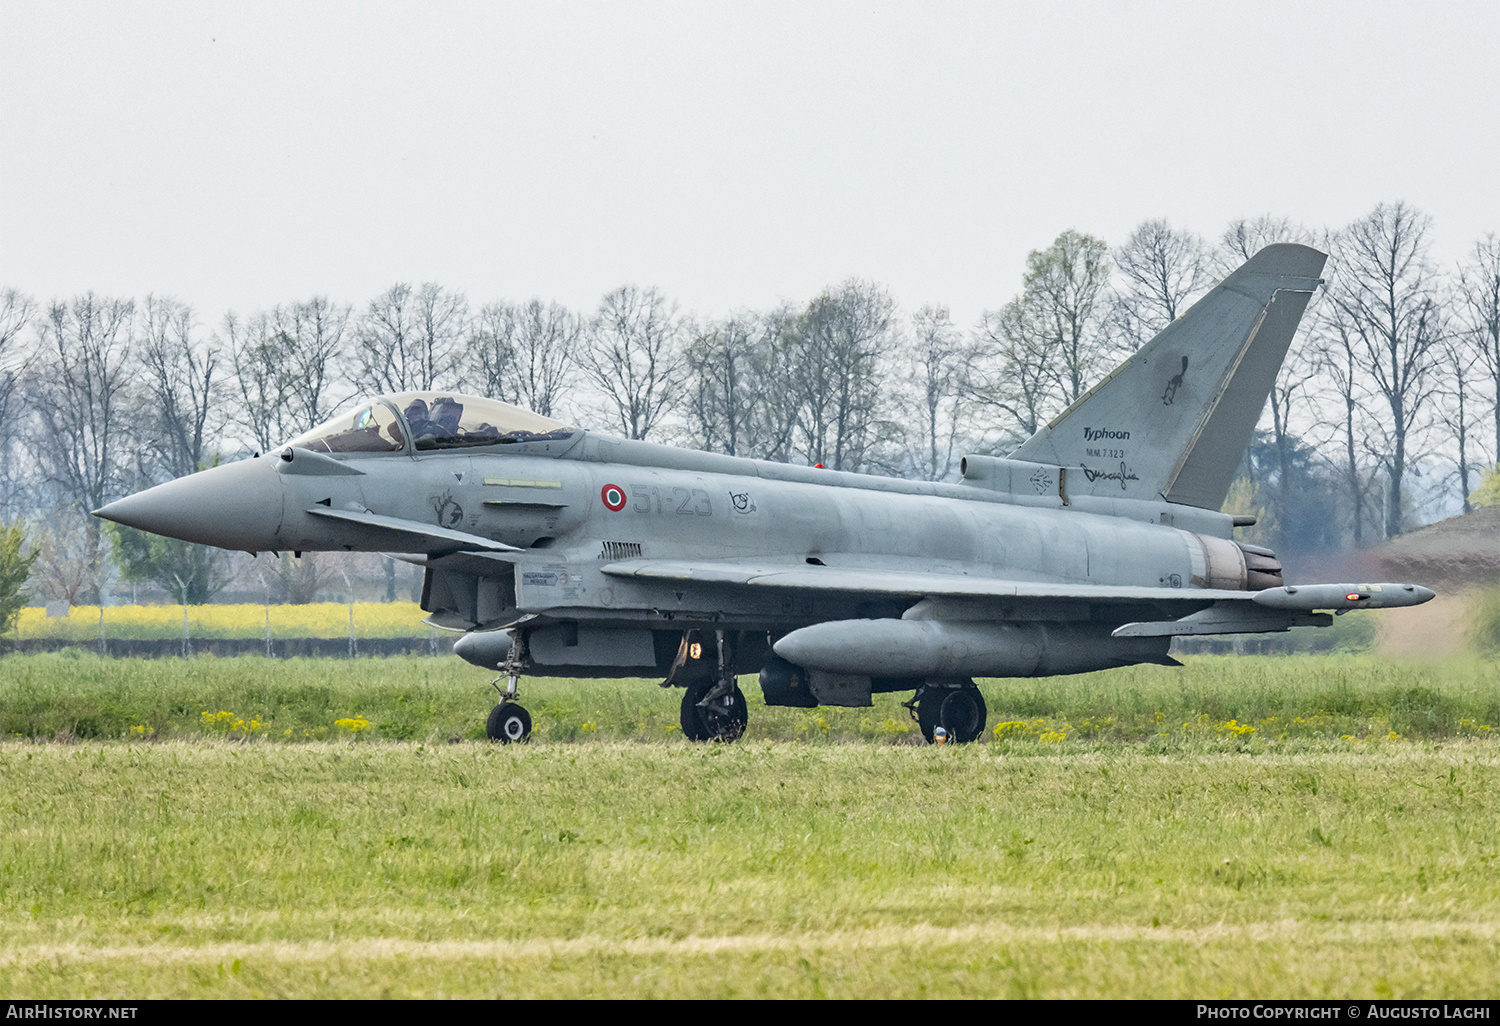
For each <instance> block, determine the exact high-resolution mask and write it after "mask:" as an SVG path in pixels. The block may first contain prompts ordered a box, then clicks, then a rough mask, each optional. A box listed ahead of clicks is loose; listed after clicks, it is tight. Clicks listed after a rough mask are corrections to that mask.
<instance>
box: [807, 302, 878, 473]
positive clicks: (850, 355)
mask: <svg viewBox="0 0 1500 1026" xmlns="http://www.w3.org/2000/svg"><path fill="white" fill-rule="evenodd" d="M895 309H896V304H895V302H894V301H893V300H892V299H891V297H890V294H889V293H888V292H886V290H885V289H884V288H882V287H881V286H879V285H874V284H872V283H870V282H865V281H859V280H857V279H850V280H849V281H846V282H844V283H843V284H842V285H840V286H838V287H837V288H835V289H830V290H828V291H826V292H824V293H823V294H822V295H820V296H818V297H817V298H816V299H814V300H813V301H812V302H811V303H809V304H808V306H807V309H806V310H805V311H804V312H803V314H802V316H801V318H800V319H799V321H798V325H797V336H796V345H795V349H796V374H797V382H798V385H799V388H798V392H799V398H800V400H801V402H800V415H799V427H800V432H801V445H802V449H803V453H804V455H805V456H806V458H807V461H808V462H809V463H822V464H825V465H827V466H830V467H832V468H833V469H835V470H858V469H860V468H861V467H862V466H864V465H865V463H866V462H867V460H868V458H869V457H870V456H871V455H872V452H873V448H874V445H875V443H876V442H877V441H878V439H879V428H880V426H881V425H880V419H881V414H882V413H883V412H884V411H883V409H882V402H881V400H882V396H883V394H884V391H885V389H884V385H885V380H884V374H883V372H884V369H885V361H886V359H887V357H888V356H889V354H890V353H891V351H892V349H893V348H894V337H893V332H892V328H893V321H894V318H895Z"/></svg>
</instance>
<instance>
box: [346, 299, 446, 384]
mask: <svg viewBox="0 0 1500 1026" xmlns="http://www.w3.org/2000/svg"><path fill="white" fill-rule="evenodd" d="M468 327H469V301H468V299H467V298H466V297H465V296H464V294H463V293H461V292H453V291H450V290H448V289H445V288H443V287H442V286H441V285H438V284H437V283H435V282H425V283H423V284H422V285H421V286H420V287H418V288H416V289H413V288H412V287H411V286H410V285H408V284H406V283H404V282H398V283H397V284H395V285H392V286H391V287H390V288H389V289H386V291H384V292H382V293H381V294H380V295H378V296H376V297H375V298H374V299H372V300H370V304H369V306H368V307H367V308H366V309H365V312H364V313H363V314H362V315H361V316H360V318H359V322H358V324H357V325H356V327H355V330H354V346H353V358H354V359H353V363H354V366H353V368H352V375H353V379H354V384H355V386H356V387H357V388H359V390H360V391H362V392H405V391H408V390H421V391H428V390H431V389H434V388H451V387H453V386H455V385H457V384H458V381H457V377H458V374H457V372H458V364H459V359H460V357H461V355H462V343H463V340H464V337H465V335H466V334H467V333H468Z"/></svg>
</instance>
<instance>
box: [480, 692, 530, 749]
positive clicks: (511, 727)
mask: <svg viewBox="0 0 1500 1026" xmlns="http://www.w3.org/2000/svg"><path fill="white" fill-rule="evenodd" d="M484 732H485V734H487V735H489V739H490V740H491V741H498V742H499V743H500V744H502V745H509V744H520V743H521V742H523V741H525V740H527V739H528V738H530V737H531V713H529V712H527V711H526V710H525V709H523V708H522V707H521V706H519V705H517V704H516V703H514V702H501V703H500V704H499V705H497V706H495V708H493V709H491V710H490V718H489V720H488V721H486V722H485V725H484Z"/></svg>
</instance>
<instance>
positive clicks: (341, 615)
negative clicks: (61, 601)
mask: <svg viewBox="0 0 1500 1026" xmlns="http://www.w3.org/2000/svg"><path fill="white" fill-rule="evenodd" d="M182 612H183V610H182V607H181V606H105V607H104V634H105V637H106V638H110V639H114V640H120V641H136V640H148V639H152V638H180V637H181V636H182ZM268 617H269V621H270V630H271V637H273V638H346V637H348V636H349V607H348V606H347V605H345V604H343V603H340V602H314V603H311V604H309V605H305V606H263V605H257V604H244V605H222V606H217V605H209V606H189V607H188V609H187V620H188V634H189V636H191V637H194V638H263V637H265V636H266V624H267V618H268ZM427 632H428V627H427V625H426V624H424V623H422V611H421V609H419V608H418V607H417V604H416V603H415V602H356V603H355V604H354V633H355V636H356V637H360V638H409V637H421V636H423V635H425V634H426V633H427ZM15 637H16V638H17V639H19V640H23V641H24V640H27V639H32V638H57V639H61V640H66V641H85V642H86V641H96V640H98V638H99V607H98V606H74V607H73V608H72V609H70V610H69V611H68V615H67V616H57V617H49V616H47V614H46V611H45V610H43V609H40V608H31V609H23V610H21V618H20V622H19V623H18V624H17V627H16V633H15Z"/></svg>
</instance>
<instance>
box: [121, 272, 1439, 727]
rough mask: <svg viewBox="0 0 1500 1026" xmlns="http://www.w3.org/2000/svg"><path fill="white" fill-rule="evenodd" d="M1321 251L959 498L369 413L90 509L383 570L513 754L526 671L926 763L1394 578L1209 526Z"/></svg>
mask: <svg viewBox="0 0 1500 1026" xmlns="http://www.w3.org/2000/svg"><path fill="white" fill-rule="evenodd" d="M1325 259H1326V257H1325V255H1324V254H1322V253H1320V252H1318V251H1317V250H1314V249H1310V248H1308V247H1306V246H1297V245H1275V246H1269V247H1267V248H1265V249H1263V250H1261V251H1260V252H1259V253H1257V254H1256V255H1255V256H1254V257H1252V258H1251V259H1250V260H1249V261H1248V262H1247V263H1246V264H1244V265H1243V266H1242V267H1240V268H1239V269H1238V270H1237V271H1235V272H1234V273H1232V274H1230V275H1229V276H1228V277H1227V278H1225V279H1224V280H1223V281H1222V282H1221V283H1220V284H1219V285H1218V286H1217V287H1215V288H1214V289H1213V290H1212V291H1211V292H1210V293H1209V294H1208V295H1206V296H1205V297H1204V298H1203V299H1201V300H1200V301H1199V302H1198V303H1197V304H1195V305H1194V306H1193V307H1192V308H1191V309H1189V310H1188V311H1187V312H1186V313H1185V314H1184V315H1183V316H1182V317H1180V318H1179V319H1178V320H1176V321H1175V322H1173V323H1172V324H1171V325H1169V326H1168V327H1167V328H1166V329H1165V330H1163V331H1162V332H1161V333H1160V334H1159V335H1157V336H1156V338H1154V339H1153V340H1152V341H1151V342H1149V343H1148V344H1147V345H1145V346H1144V347H1143V348H1141V349H1140V350H1139V351H1138V352H1136V353H1135V354H1133V355H1132V356H1130V357H1129V358H1128V359H1127V360H1126V361H1125V362H1124V363H1122V364H1120V366H1119V367H1117V368H1115V370H1114V371H1113V372H1112V373H1110V374H1109V376H1108V377H1106V378H1105V379H1104V380H1103V381H1101V382H1100V383H1099V384H1098V385H1096V386H1094V388H1092V389H1091V390H1089V391H1088V392H1087V393H1086V394H1085V395H1083V396H1082V397H1081V398H1080V399H1079V400H1078V401H1077V402H1075V403H1073V404H1072V405H1071V406H1070V407H1068V409H1067V410H1065V411H1064V412H1063V413H1061V414H1060V415H1059V416H1058V417H1057V418H1056V419H1055V420H1053V421H1052V422H1051V423H1050V424H1048V425H1047V426H1046V427H1044V428H1042V429H1041V430H1040V431H1038V432H1037V433H1036V435H1034V436H1033V437H1031V438H1030V439H1028V440H1027V441H1026V442H1024V443H1023V444H1022V445H1021V446H1020V447H1019V448H1017V449H1016V450H1015V451H1014V452H1012V453H1011V454H1010V455H1009V457H1005V458H1000V457H992V456H983V455H970V456H966V457H965V458H964V459H963V462H962V464H961V468H962V470H961V472H962V479H961V480H959V481H957V482H954V483H932V482H926V481H907V480H901V479H896V478H890V477H878V476H873V475H866V474H855V473H844V472H839V471H833V470H824V469H821V468H817V467H807V466H791V465H787V464H779V463H770V462H765V461H760V460H751V459H741V458H737V457H733V456H724V455H718V454H713V453H706V452H694V451H689V450H684V449H679V448H675V447H672V446H667V445H658V444H654V443H650V442H643V441H630V440H624V439H620V438H614V437H610V436H607V435H602V434H599V433H597V432H594V431H586V430H580V429H578V428H575V427H572V426H569V425H567V424H563V423H560V422H558V421H556V420H552V419H549V418H547V417H542V416H538V415H537V414H535V413H530V412H527V411H525V410H522V409H519V408H517V407H515V406H510V405H507V404H505V403H501V402H496V401H494V400H490V399H484V398H480V397H477V396H468V395H458V394H451V393H447V392H404V393H401V394H397V395H383V396H378V397H375V398H373V399H370V400H368V401H366V402H364V403H363V404H362V405H360V406H359V407H358V408H357V409H356V410H355V411H354V412H352V413H347V414H343V415H341V416H338V417H335V418H334V419H333V420H330V421H328V422H327V423H324V424H321V425H319V426H317V427H315V428H313V429H312V430H310V431H308V432H307V433H306V434H303V435H300V436H298V437H296V438H293V439H292V440H291V441H290V442H288V443H287V444H286V445H285V446H284V447H282V448H281V449H280V450H279V451H277V452H274V453H269V454H266V455H263V456H258V457H257V458H251V459H245V460H242V461H239V462H237V463H232V464H229V465H225V466H219V467H215V468H213V469H210V470H205V471H202V472H200V473H197V474H193V475H191V476H188V477H185V478H180V479H178V480H175V481H171V482H169V483H167V484H162V485H158V486H156V487H154V488H151V489H148V490H147V491H144V492H141V493H139V494H137V495H133V496H130V497H128V498H124V499H121V500H119V501H117V502H112V503H110V504H108V505H107V506H105V507H104V508H102V509H100V510H97V511H96V515H98V516H101V517H104V518H107V519H109V520H113V521H117V522H119V523H121V524H127V525H130V526H132V527H136V528H140V529H141V530H145V531H151V532H155V533H157V534H162V535H166V536H168V537H172V538H179V539H183V540H186V541H190V542H199V543H202V544H205V545H217V546H220V547H223V548H226V549H241V550H246V551H249V552H252V553H258V552H265V551H271V552H283V551H291V552H293V553H295V554H296V555H298V556H299V557H300V555H301V554H302V553H303V552H310V551H356V552H387V553H397V554H401V555H402V556H403V557H404V558H407V559H409V560H411V561H412V562H416V563H418V564H420V565H421V566H422V567H423V568H424V576H423V583H422V601H421V606H422V609H423V610H424V611H426V613H427V616H426V622H427V623H429V624H432V625H434V626H437V627H441V628H446V629H449V630H453V631H460V632H463V634H462V637H460V638H459V639H458V640H457V642H456V643H455V646H454V650H455V651H456V652H457V654H458V655H459V656H461V657H462V658H463V659H466V660H468V661H469V662H471V663H473V664H475V665H477V666H481V667H485V668H487V669H489V670H496V671H500V672H501V677H498V678H496V679H495V681H494V683H495V686H496V689H497V690H499V682H500V681H501V680H504V681H505V688H504V690H503V693H502V695H501V699H500V701H499V702H498V703H497V704H496V705H495V706H494V708H493V710H492V711H491V713H490V715H489V720H488V724H487V733H488V736H489V737H490V738H492V739H494V740H496V741H501V742H517V741H524V740H526V738H527V737H528V736H529V734H530V732H531V717H530V715H529V714H528V713H527V712H526V710H525V709H524V708H523V707H522V706H521V705H520V703H519V702H518V697H519V690H520V683H521V681H522V679H523V677H524V676H526V675H542V676H549V677H555V676H571V677H586V678H610V677H651V676H654V677H656V678H659V679H660V680H661V681H662V683H663V686H670V687H678V688H682V689H683V696H682V730H683V733H684V734H685V735H686V736H687V737H688V738H690V739H692V740H694V741H713V740H718V741H724V740H733V739H735V738H737V737H739V736H740V735H741V734H742V733H743V732H744V730H745V726H746V722H747V711H746V702H745V696H744V694H743V693H742V691H741V690H740V687H739V683H738V680H739V678H740V676H741V675H744V674H753V673H758V674H759V684H760V688H761V690H762V692H763V694H764V697H765V701H766V704H768V705H780V706H797V707H803V708H810V707H813V706H818V705H837V706H868V705H870V704H871V696H872V695H873V694H876V693H882V692H911V695H912V697H911V699H910V700H909V701H907V702H906V703H905V705H906V707H907V709H908V710H909V711H911V713H912V715H913V716H914V717H915V718H916V720H917V721H918V722H919V723H920V725H921V729H922V733H923V734H924V735H925V736H926V737H927V739H928V741H929V742H930V741H932V740H933V737H934V733H935V732H936V731H937V728H939V727H941V728H943V730H944V731H946V735H947V738H948V739H949V740H950V741H958V742H967V741H973V740H975V739H977V738H978V737H979V736H980V735H981V733H982V732H983V730H984V727H985V720H986V715H987V713H986V709H985V704H984V697H983V695H982V694H981V692H980V690H979V689H978V688H977V687H976V686H975V684H974V678H975V677H1037V676H1051V675H1054V674H1070V673H1084V672H1088V671H1093V670H1102V669H1107V668H1110V667H1118V666H1129V665H1132V664H1138V663H1162V664H1167V665H1179V664H1177V663H1176V661H1175V660H1173V659H1172V658H1171V656H1170V655H1168V648H1169V646H1170V644H1171V640H1172V638H1174V637H1179V636H1188V635H1208V634H1238V633H1248V632H1256V633H1259V632H1267V631H1285V630H1289V629H1290V628H1292V627H1296V626H1326V625H1328V624H1330V623H1331V622H1332V616H1331V615H1330V614H1331V613H1342V612H1344V611H1346V610H1350V609H1369V608H1383V607H1392V606H1409V605H1415V604H1417V603H1420V602H1425V601H1427V600H1428V599H1430V598H1432V597H1433V593H1432V592H1431V591H1429V590H1428V589H1426V588H1423V587H1420V586H1417V585H1414V584H1368V583H1338V584H1312V585H1308V584H1301V585H1288V584H1286V583H1285V581H1284V580H1283V576H1282V566H1281V563H1280V562H1279V561H1278V559H1277V557H1276V554H1275V553H1274V552H1272V551H1271V550H1269V549H1267V548H1263V547H1261V546H1257V545H1251V544H1247V543H1245V542H1240V541H1236V540H1235V534H1234V532H1235V530H1236V528H1240V527H1245V526H1248V525H1250V524H1251V523H1253V522H1254V521H1253V518H1252V517H1248V516H1235V515H1231V514H1226V513H1221V512H1220V511H1219V510H1220V507H1221V505H1222V504H1223V502H1224V500H1225V496H1226V494H1227V492H1228V490H1229V486H1230V482H1231V480H1232V479H1233V477H1234V475H1235V471H1236V468H1237V467H1238V465H1239V463H1240V459H1241V457H1242V455H1243V453H1244V450H1245V447H1246V445H1247V444H1248V442H1249V440H1250V435H1251V432H1252V431H1253V430H1254V428H1255V423H1256V421H1257V419H1258V418H1259V416H1260V413H1261V409H1262V407H1263V406H1264V405H1265V401H1266V397H1267V395H1268V393H1269V391H1270V388H1271V386H1272V384H1273V382H1274V380H1275V378H1276V374H1277V371H1278V369H1279V368H1280V366H1281V363H1282V360H1283V358H1284V357H1285V355H1286V352H1287V348H1288V346H1289V345H1290V343H1291V341H1292V336H1293V334H1294V333H1295V331H1296V329H1297V325H1298V323H1299V321H1300V319H1301V317H1302V313H1303V311H1304V309H1305V308H1306V306H1307V303H1308V301H1309V299H1310V298H1311V297H1312V295H1313V294H1314V291H1315V290H1316V289H1317V288H1318V286H1319V284H1320V283H1321V279H1320V278H1319V274H1320V273H1321V271H1322V269H1323V264H1324V261H1325Z"/></svg>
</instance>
